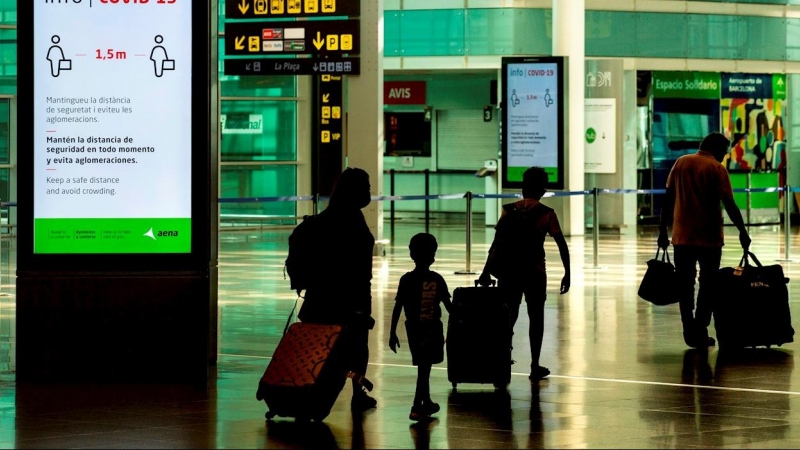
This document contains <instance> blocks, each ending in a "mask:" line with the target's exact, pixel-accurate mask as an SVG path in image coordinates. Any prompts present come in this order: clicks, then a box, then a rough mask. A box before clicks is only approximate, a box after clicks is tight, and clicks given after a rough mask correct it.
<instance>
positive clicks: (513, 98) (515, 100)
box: [511, 89, 519, 107]
mask: <svg viewBox="0 0 800 450" xmlns="http://www.w3.org/2000/svg"><path fill="white" fill-rule="evenodd" d="M517 105H519V97H518V96H517V90H516V89H512V90H511V106H512V107H516V106H517Z"/></svg>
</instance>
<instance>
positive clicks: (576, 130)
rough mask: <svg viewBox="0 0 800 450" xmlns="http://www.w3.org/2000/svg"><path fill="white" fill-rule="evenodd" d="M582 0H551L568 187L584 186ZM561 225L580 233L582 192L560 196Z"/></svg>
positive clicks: (583, 16) (567, 233) (569, 230)
mask: <svg viewBox="0 0 800 450" xmlns="http://www.w3.org/2000/svg"><path fill="white" fill-rule="evenodd" d="M585 10H586V8H585V0H553V56H565V57H567V61H568V68H569V69H568V70H569V82H568V83H567V85H568V87H567V95H568V103H567V112H568V116H567V124H566V127H565V128H564V132H565V133H566V139H565V153H566V155H565V158H564V163H565V164H566V168H565V171H564V172H565V174H566V184H565V189H566V190H568V191H579V190H583V189H584V173H583V160H584V158H583V151H584V149H583V131H584V126H583V122H584V120H583V114H584V111H583V110H584V105H583V99H584V92H583V87H584V78H583V77H584V59H585V50H584V48H585V45H584V36H585V22H586V16H585V14H586V12H585ZM562 199H563V203H562V205H561V206H562V208H560V209H561V211H559V214H561V216H562V217H561V226H562V228H563V229H564V234H566V235H571V236H579V235H583V234H584V231H585V228H586V227H585V222H584V217H583V216H584V204H585V198H584V197H583V196H569V197H562Z"/></svg>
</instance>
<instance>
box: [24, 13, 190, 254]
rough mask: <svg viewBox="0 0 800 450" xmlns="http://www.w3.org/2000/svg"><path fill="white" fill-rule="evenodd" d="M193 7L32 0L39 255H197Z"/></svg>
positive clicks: (36, 242)
mask: <svg viewBox="0 0 800 450" xmlns="http://www.w3.org/2000/svg"><path fill="white" fill-rule="evenodd" d="M192 3H193V2H192V1H189V0H149V1H144V0H139V1H137V2H133V1H131V2H127V1H124V2H123V1H119V0H67V1H55V0H37V1H36V2H35V4H34V19H33V25H34V28H33V29H34V30H35V31H34V40H33V58H34V64H33V68H34V77H33V87H34V89H33V90H34V101H33V110H34V114H33V117H34V124H33V130H34V136H33V143H34V145H33V153H34V154H33V174H34V175H33V188H34V192H33V205H34V207H33V219H34V224H33V225H34V235H33V238H34V239H33V252H34V253H36V254H77V253H84V254H93V253H190V252H191V250H192V248H191V241H192V236H191V234H192V233H191V232H192V190H191V186H192V170H191V167H192V138H191V136H192ZM201 3H202V2H201Z"/></svg>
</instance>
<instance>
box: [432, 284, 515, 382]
mask: <svg viewBox="0 0 800 450" xmlns="http://www.w3.org/2000/svg"><path fill="white" fill-rule="evenodd" d="M492 283H494V281H493V282H492ZM446 348H447V379H448V380H449V381H450V382H451V383H452V384H453V388H456V387H457V386H458V384H459V383H491V384H494V385H495V386H496V387H505V386H506V385H507V384H508V383H509V382H510V381H511V335H510V330H509V327H508V307H506V305H505V302H504V301H503V297H502V296H501V295H500V289H499V288H496V287H480V286H478V282H477V281H476V282H475V287H458V288H456V289H454V290H453V312H452V313H451V314H450V318H449V320H448V322H447V344H446Z"/></svg>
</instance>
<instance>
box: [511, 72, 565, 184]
mask: <svg viewBox="0 0 800 450" xmlns="http://www.w3.org/2000/svg"><path fill="white" fill-rule="evenodd" d="M535 64H542V65H544V64H547V65H555V66H556V71H557V73H556V86H557V87H556V90H557V95H555V96H554V99H553V100H554V101H555V105H556V107H557V109H558V113H557V117H556V131H555V137H556V152H557V167H556V168H555V170H554V172H555V175H556V179H553V173H550V177H549V180H548V184H547V189H554V190H561V189H564V186H565V178H564V177H565V175H564V174H565V170H564V152H565V141H566V137H565V136H564V130H565V122H566V113H567V111H566V90H565V89H566V85H567V83H566V82H565V77H566V76H567V74H566V68H567V66H566V59H565V58H564V57H562V56H515V57H503V58H502V59H501V72H502V73H501V80H502V82H501V84H502V87H501V95H502V100H501V120H502V123H501V130H502V132H501V139H500V141H501V145H500V153H501V158H502V174H501V175H502V178H501V184H502V188H503V189H522V176H521V172H519V170H516V171H513V170H512V171H513V172H514V173H519V176H518V177H517V176H514V177H511V176H510V175H509V169H510V167H509V149H508V143H509V126H508V123H509V122H508V115H509V105H508V99H509V92H508V85H509V83H508V78H509V77H508V74H509V68H513V67H514V66H527V65H535ZM514 167H519V166H514ZM527 167H530V166H527ZM527 167H526V168H527Z"/></svg>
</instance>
